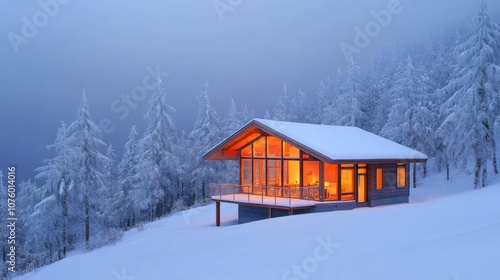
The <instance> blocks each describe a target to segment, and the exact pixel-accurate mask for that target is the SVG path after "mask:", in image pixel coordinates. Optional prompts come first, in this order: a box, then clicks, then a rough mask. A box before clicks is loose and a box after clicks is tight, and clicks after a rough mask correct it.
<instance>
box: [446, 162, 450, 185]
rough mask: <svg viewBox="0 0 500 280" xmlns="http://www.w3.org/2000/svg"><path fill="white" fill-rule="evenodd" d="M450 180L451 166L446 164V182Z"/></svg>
mask: <svg viewBox="0 0 500 280" xmlns="http://www.w3.org/2000/svg"><path fill="white" fill-rule="evenodd" d="M449 180H450V164H449V163H448V162H446V181H449Z"/></svg>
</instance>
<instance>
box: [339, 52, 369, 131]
mask: <svg viewBox="0 0 500 280" xmlns="http://www.w3.org/2000/svg"><path fill="white" fill-rule="evenodd" d="M360 71H361V70H360V67H359V66H358V65H357V64H356V63H355V62H354V60H352V61H351V65H349V67H347V69H346V70H345V71H344V72H343V75H342V77H343V79H342V80H341V84H340V87H339V89H340V96H339V100H338V101H337V103H336V105H337V106H336V107H334V108H335V110H337V111H338V112H340V119H339V123H338V124H340V125H347V126H357V127H361V128H365V125H364V124H365V123H366V118H367V116H366V114H365V111H364V101H365V95H366V94H365V92H364V89H363V86H362V84H361V81H360Z"/></svg>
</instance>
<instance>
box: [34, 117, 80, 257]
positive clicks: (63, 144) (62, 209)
mask: <svg viewBox="0 0 500 280" xmlns="http://www.w3.org/2000/svg"><path fill="white" fill-rule="evenodd" d="M68 138H69V135H68V129H67V127H66V124H65V123H64V122H61V126H60V128H59V130H58V132H57V137H56V139H55V141H54V144H52V145H49V146H47V148H48V149H49V150H53V151H54V152H55V154H56V155H55V157H54V158H52V159H50V160H47V161H45V165H44V166H41V167H39V168H37V169H36V170H37V171H38V174H37V175H36V177H35V178H37V179H42V180H44V184H43V185H42V186H41V187H40V188H39V190H38V192H40V193H41V194H40V199H41V201H40V200H39V202H40V203H38V204H37V207H38V208H39V209H44V211H42V212H40V214H43V215H45V217H49V218H50V219H51V220H53V223H54V224H55V225H58V226H60V228H58V229H57V230H55V231H52V232H51V235H53V236H57V235H58V234H60V236H57V238H58V240H60V242H61V244H60V245H61V246H60V247H59V248H58V250H60V252H58V255H60V256H61V258H64V257H66V253H67V252H68V250H69V249H70V247H71V246H72V245H74V244H69V238H68V235H69V233H68V231H71V225H70V219H71V218H70V216H69V207H70V206H71V205H70V202H69V196H70V195H71V193H70V189H69V187H70V185H71V183H72V182H73V181H74V180H75V179H76V177H75V175H76V174H75V167H74V165H73V164H74V161H75V159H76V158H75V157H76V153H75V149H74V147H73V146H71V144H70V143H69V139H68ZM32 218H34V222H35V223H37V222H38V217H36V215H35V216H32ZM53 246H55V244H53ZM54 249H56V248H54Z"/></svg>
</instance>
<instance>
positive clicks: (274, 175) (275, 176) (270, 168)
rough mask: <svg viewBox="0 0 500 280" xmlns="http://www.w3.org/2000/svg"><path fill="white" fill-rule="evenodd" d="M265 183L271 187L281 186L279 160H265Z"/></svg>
mask: <svg viewBox="0 0 500 280" xmlns="http://www.w3.org/2000/svg"><path fill="white" fill-rule="evenodd" d="M267 185H268V186H272V187H280V186H281V160H268V161H267Z"/></svg>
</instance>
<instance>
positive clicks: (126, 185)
mask: <svg viewBox="0 0 500 280" xmlns="http://www.w3.org/2000/svg"><path fill="white" fill-rule="evenodd" d="M137 135H138V134H137V131H136V129H135V125H134V126H132V128H131V129H130V134H129V136H128V140H127V143H125V146H124V150H123V155H122V159H121V161H120V163H119V164H118V177H119V180H118V185H119V186H120V189H119V191H118V192H117V193H115V194H114V196H113V209H114V212H115V215H114V216H115V217H116V218H117V220H118V221H119V224H120V227H121V228H123V229H128V228H130V227H132V226H134V224H135V216H136V213H137V211H136V209H135V207H134V203H133V201H132V198H131V193H130V191H131V190H132V189H133V188H134V186H138V185H139V183H140V181H139V161H140V147H139V143H138V140H137Z"/></svg>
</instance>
